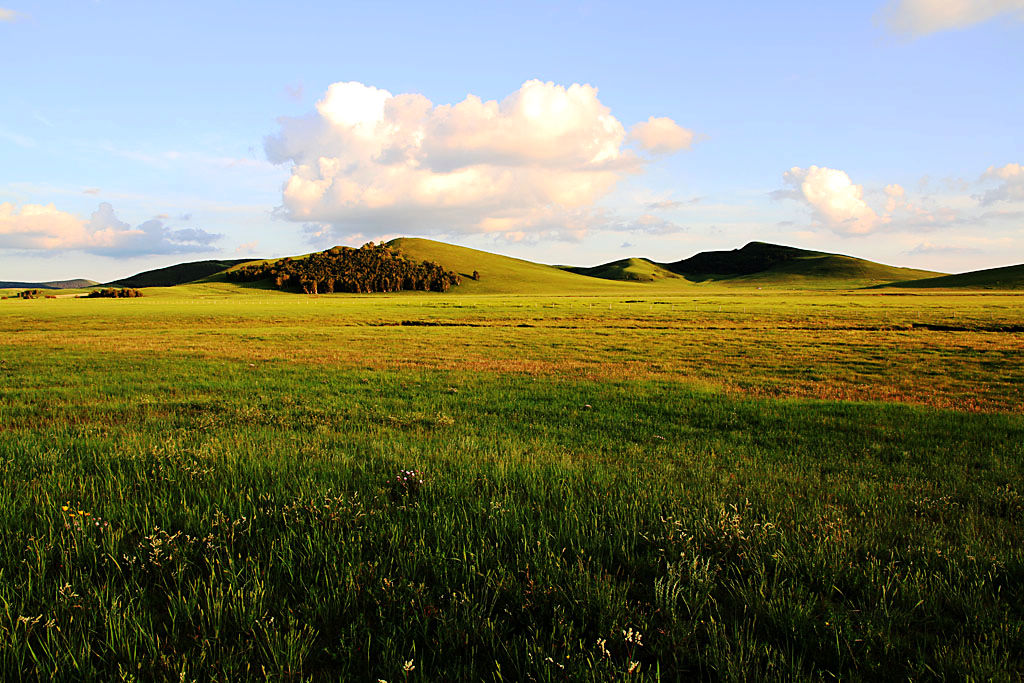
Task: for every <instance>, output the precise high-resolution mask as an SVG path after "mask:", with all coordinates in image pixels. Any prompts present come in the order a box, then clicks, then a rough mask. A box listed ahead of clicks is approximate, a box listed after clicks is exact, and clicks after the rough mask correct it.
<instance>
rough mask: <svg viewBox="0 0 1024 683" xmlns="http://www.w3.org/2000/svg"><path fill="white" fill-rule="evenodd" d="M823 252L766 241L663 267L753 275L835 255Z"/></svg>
mask: <svg viewBox="0 0 1024 683" xmlns="http://www.w3.org/2000/svg"><path fill="white" fill-rule="evenodd" d="M832 255H833V254H826V253H823V252H820V251H808V250H806V249H798V248H797V247H786V246H783V245H781V244H768V243H767V242H750V243H749V244H746V245H744V246H743V247H741V248H739V249H732V250H729V251H702V252H701V253H699V254H695V255H694V256H691V257H690V258H688V259H683V260H681V261H676V262H674V263H663V264H661V265H662V266H663V267H664V268H665V269H666V270H669V271H671V272H673V273H678V274H680V275H684V276H701V275H704V276H715V275H718V276H727V277H733V276H737V275H752V274H753V273H760V272H763V271H766V270H769V269H771V268H773V267H774V266H778V265H780V264H785V263H792V262H793V261H797V260H802V259H809V258H818V257H822V256H832Z"/></svg>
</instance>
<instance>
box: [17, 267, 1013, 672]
mask: <svg viewBox="0 0 1024 683" xmlns="http://www.w3.org/2000/svg"><path fill="white" fill-rule="evenodd" d="M484 284H486V283H484ZM598 290H599V291H598ZM146 294H147V295H146V296H145V297H143V298H140V299H132V300H103V299H92V300H86V299H55V300H54V299H39V300H29V301H22V300H8V301H2V302H0V330H3V335H2V337H0V473H2V476H3V481H4V486H3V488H2V489H0V542H2V547H3V548H4V552H3V554H2V556H0V676H2V677H3V678H5V679H9V680H17V679H48V678H50V677H52V676H57V677H59V678H68V679H77V680H116V679H122V680H175V681H177V680H209V679H214V680H247V679H253V680H256V679H263V678H266V677H270V678H273V679H278V680H371V681H377V680H386V681H396V680H399V681H401V680H507V681H520V680H538V681H541V680H616V679H620V678H635V679H636V680H687V679H692V678H698V679H717V680H721V679H724V680H742V679H747V680H749V679H762V678H763V679H773V678H774V679H787V680H789V679H792V678H794V677H798V678H812V679H816V678H835V677H842V678H876V679H877V678H889V679H892V678H945V677H956V678H963V677H973V678H994V679H1013V678H1019V677H1021V676H1022V675H1024V664H1022V658H1021V656H1020V653H1021V652H1024V445H1022V444H1024V417H1022V409H1024V363H1021V362H1020V359H1021V357H1022V355H1024V354H1022V352H1024V315H1022V309H1024V306H1022V304H1024V295H1019V294H1015V293H1000V292H980V293H979V292H970V291H951V292H938V293H935V292H924V291H913V292H906V291H900V292H898V293H894V292H889V291H878V290H861V291H843V292H811V291H786V290H783V289H771V290H767V289H766V290H763V291H762V290H755V289H753V288H749V289H744V290H741V289H736V288H732V289H730V288H727V287H717V288H716V287H708V286H696V285H694V286H692V287H690V288H676V289H670V288H664V289H663V290H659V289H657V285H655V286H653V287H648V288H646V289H645V288H644V287H643V286H642V285H636V286H630V285H629V284H627V283H608V284H607V286H606V285H605V283H600V288H598V286H597V285H595V291H594V292H593V293H587V294H585V295H579V296H556V295H537V296H525V295H519V296H514V295H488V294H473V293H469V294H457V293H450V294H424V293H405V294H395V295H387V296H384V295H340V294H339V295H328V296H319V297H306V296H302V295H295V294H286V293H281V292H276V291H271V290H265V289H259V288H239V287H236V286H230V285H227V284H225V283H218V282H208V283H201V284H192V285H184V286H179V287H174V288H167V289H149V290H146Z"/></svg>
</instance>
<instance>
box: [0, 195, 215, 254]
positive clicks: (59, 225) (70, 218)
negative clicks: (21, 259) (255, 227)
mask: <svg viewBox="0 0 1024 683" xmlns="http://www.w3.org/2000/svg"><path fill="white" fill-rule="evenodd" d="M221 237H222V236H221V235H218V234H213V233H209V232H206V231H205V230H200V229H198V228H181V229H176V230H175V229H171V228H169V227H167V226H166V225H165V224H164V222H163V221H162V220H158V219H152V220H148V221H146V222H144V223H142V224H140V225H138V226H136V227H134V228H133V227H131V225H129V224H128V223H125V222H124V221H122V220H120V219H119V218H118V217H117V215H116V214H115V213H114V208H113V207H112V206H111V205H110V204H108V203H106V202H103V203H101V204H100V205H99V207H98V208H97V209H96V211H94V212H93V214H92V216H90V218H89V220H84V219H82V218H80V217H78V216H76V215H74V214H72V213H68V212H65V211H61V210H59V209H57V208H56V207H55V206H54V205H53V204H47V205H40V204H25V205H23V206H21V207H20V208H19V207H16V206H15V205H14V204H12V203H10V202H4V203H0V249H24V250H39V251H70V250H75V251H83V252H87V253H90V254H97V255H100V256H141V255H151V254H185V253H192V252H203V251H213V250H214V249H215V247H214V246H213V243H214V242H216V241H217V240H219V239H220V238H221Z"/></svg>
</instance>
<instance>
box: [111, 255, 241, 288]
mask: <svg viewBox="0 0 1024 683" xmlns="http://www.w3.org/2000/svg"><path fill="white" fill-rule="evenodd" d="M253 260H255V259H233V260H224V261H218V260H209V261H192V262H190V263H179V264H177V265H174V266H167V267H166V268H157V269H156V270H147V271H145V272H142V273H137V274H135V275H132V276H131V277H126V278H122V279H120V280H114V281H113V282H108V283H107V286H111V287H173V286H175V285H183V284H185V283H188V282H195V281H196V280H201V279H203V278H206V277H210V276H211V275H214V274H216V273H219V272H221V271H223V270H227V269H228V268H230V267H231V266H236V265H238V264H240V263H247V262H249V261H253Z"/></svg>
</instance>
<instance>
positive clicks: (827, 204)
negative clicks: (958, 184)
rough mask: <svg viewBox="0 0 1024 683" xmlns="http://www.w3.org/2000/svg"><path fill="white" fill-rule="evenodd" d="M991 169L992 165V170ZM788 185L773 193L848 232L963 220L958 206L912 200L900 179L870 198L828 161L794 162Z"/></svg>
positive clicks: (820, 222) (823, 224) (817, 221)
mask: <svg viewBox="0 0 1024 683" xmlns="http://www.w3.org/2000/svg"><path fill="white" fill-rule="evenodd" d="M990 170H991V169H990ZM782 179H783V181H784V182H785V184H786V185H787V186H788V187H787V188H785V189H782V190H776V191H775V192H772V193H771V196H772V197H774V198H775V199H791V200H794V201H796V202H799V203H801V204H803V205H805V206H806V207H808V208H809V209H810V212H811V218H812V220H813V225H814V227H818V228H824V229H827V230H829V231H831V232H833V233H835V234H837V235H842V236H846V237H851V236H857V235H868V234H872V233H875V232H878V231H880V230H887V231H921V230H933V229H938V228H941V227H948V226H950V225H954V224H956V223H958V222H961V221H962V220H963V217H962V216H961V215H960V213H958V212H957V211H956V210H954V209H952V208H949V207H947V206H936V205H934V203H933V202H932V203H927V204H926V202H924V201H922V200H920V199H911V198H910V197H908V195H907V191H906V190H905V189H904V188H903V187H902V186H901V185H899V184H896V183H890V184H888V185H886V186H885V187H884V188H882V189H881V190H880V191H879V190H876V191H875V192H873V193H871V194H872V195H873V197H874V198H873V200H872V201H873V203H874V206H872V204H871V203H869V201H868V199H867V198H866V194H867V193H865V190H864V187H863V186H862V185H857V184H855V183H854V182H853V181H852V180H851V179H850V176H849V175H847V173H846V172H845V171H841V170H839V169H835V168H828V167H825V166H810V167H808V168H800V167H798V166H794V167H793V168H791V169H789V170H788V171H786V172H785V173H783V174H782Z"/></svg>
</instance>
